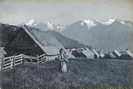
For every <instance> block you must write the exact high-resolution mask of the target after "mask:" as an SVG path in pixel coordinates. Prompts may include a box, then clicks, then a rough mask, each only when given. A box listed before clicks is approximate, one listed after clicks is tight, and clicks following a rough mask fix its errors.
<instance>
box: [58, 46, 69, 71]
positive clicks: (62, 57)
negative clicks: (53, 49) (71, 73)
mask: <svg viewBox="0 0 133 89" xmlns="http://www.w3.org/2000/svg"><path fill="white" fill-rule="evenodd" d="M59 53H60V56H59V61H60V62H61V72H67V62H68V56H67V53H66V51H65V49H63V48H61V49H60V50H59Z"/></svg>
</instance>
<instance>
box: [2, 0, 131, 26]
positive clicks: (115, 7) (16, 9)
mask: <svg viewBox="0 0 133 89" xmlns="http://www.w3.org/2000/svg"><path fill="white" fill-rule="evenodd" d="M109 18H117V19H121V20H130V21H133V0H0V22H1V23H8V24H21V23H25V22H27V21H29V20H30V19H34V20H36V21H37V22H44V23H47V22H52V23H55V24H71V23H73V22H76V21H78V20H84V19H92V20H93V19H94V20H107V19H109Z"/></svg>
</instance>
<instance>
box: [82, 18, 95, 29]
mask: <svg viewBox="0 0 133 89" xmlns="http://www.w3.org/2000/svg"><path fill="white" fill-rule="evenodd" d="M84 24H86V25H87V26H88V27H92V26H96V24H95V22H94V21H93V20H90V19H86V20H83V21H82V22H81V25H82V26H83V25H84Z"/></svg>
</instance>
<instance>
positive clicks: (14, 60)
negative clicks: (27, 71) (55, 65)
mask: <svg viewBox="0 0 133 89" xmlns="http://www.w3.org/2000/svg"><path fill="white" fill-rule="evenodd" d="M56 58H58V55H46V54H42V55H40V56H38V57H32V56H27V55H24V54H20V55H17V56H10V57H5V58H4V59H3V60H2V63H1V70H7V69H13V68H14V67H15V66H17V65H20V64H23V63H26V62H28V63H43V62H47V61H52V60H55V59H56Z"/></svg>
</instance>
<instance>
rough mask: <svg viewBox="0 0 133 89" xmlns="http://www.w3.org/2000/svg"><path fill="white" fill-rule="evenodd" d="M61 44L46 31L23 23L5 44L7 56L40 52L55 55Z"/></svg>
mask: <svg viewBox="0 0 133 89" xmlns="http://www.w3.org/2000/svg"><path fill="white" fill-rule="evenodd" d="M60 48H63V46H62V44H61V43H60V42H59V41H58V40H57V39H56V38H55V37H53V36H52V35H50V34H48V33H47V32H46V31H41V30H39V29H36V28H32V27H29V26H27V25H23V26H21V27H20V29H19V30H18V32H17V35H16V37H15V38H14V40H13V41H11V42H9V43H8V45H7V46H6V51H7V53H8V56H12V55H18V54H25V55H31V56H37V55H41V54H47V55H56V54H58V51H59V49H60Z"/></svg>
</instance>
